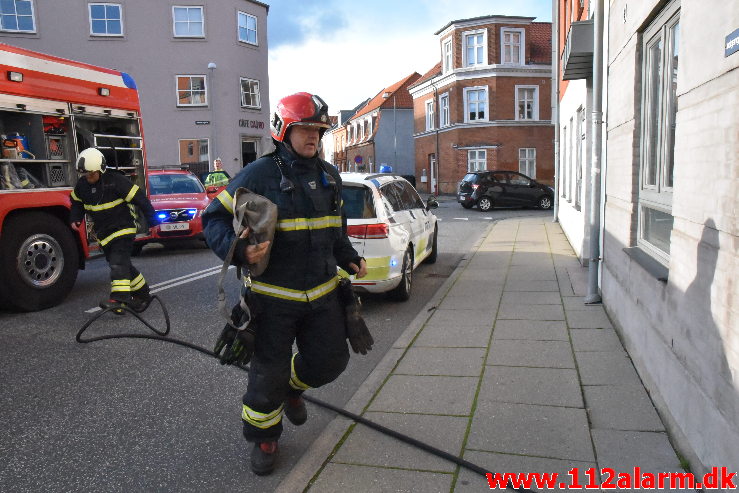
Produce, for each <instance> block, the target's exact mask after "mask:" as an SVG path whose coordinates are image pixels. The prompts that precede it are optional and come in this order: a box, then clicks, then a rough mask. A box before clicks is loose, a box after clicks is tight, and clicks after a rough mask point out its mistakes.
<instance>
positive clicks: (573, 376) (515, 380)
mask: <svg viewBox="0 0 739 493" xmlns="http://www.w3.org/2000/svg"><path fill="white" fill-rule="evenodd" d="M488 401H490V402H492V401H497V402H513V403H518V404H540V405H544V406H565V407H578V408H582V407H584V406H583V400H582V392H581V390H580V381H579V379H578V377H577V371H575V370H569V369H559V368H523V367H521V368H514V367H510V366H488V367H487V368H486V370H485V375H484V377H483V380H482V385H481V386H480V392H479V394H478V397H477V402H478V405H479V403H481V402H488Z"/></svg>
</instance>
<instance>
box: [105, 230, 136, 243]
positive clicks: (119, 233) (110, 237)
mask: <svg viewBox="0 0 739 493" xmlns="http://www.w3.org/2000/svg"><path fill="white" fill-rule="evenodd" d="M135 234H136V228H126V229H122V230H120V231H116V232H115V233H113V234H111V235H108V236H106V237H105V238H103V239H102V240H100V244H101V245H102V246H105V245H107V244H108V243H110V242H111V241H113V240H115V239H116V238H118V237H119V236H124V235H135Z"/></svg>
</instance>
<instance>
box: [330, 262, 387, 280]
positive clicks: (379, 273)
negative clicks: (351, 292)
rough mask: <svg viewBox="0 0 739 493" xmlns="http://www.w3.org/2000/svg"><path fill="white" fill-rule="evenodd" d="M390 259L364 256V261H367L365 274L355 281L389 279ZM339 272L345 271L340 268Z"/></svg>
mask: <svg viewBox="0 0 739 493" xmlns="http://www.w3.org/2000/svg"><path fill="white" fill-rule="evenodd" d="M391 259H392V257H368V258H366V259H365V261H366V262H367V275H366V276H364V277H363V278H361V279H357V281H358V282H362V281H386V280H388V279H390V261H391ZM340 272H345V271H344V270H341V271H340ZM353 274H354V273H353V272H352V275H353ZM339 275H341V274H339ZM347 275H348V274H347Z"/></svg>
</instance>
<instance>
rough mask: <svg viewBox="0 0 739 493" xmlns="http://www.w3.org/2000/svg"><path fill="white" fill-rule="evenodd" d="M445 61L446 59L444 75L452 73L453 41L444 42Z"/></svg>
mask: <svg viewBox="0 0 739 493" xmlns="http://www.w3.org/2000/svg"><path fill="white" fill-rule="evenodd" d="M442 51H443V59H444V73H447V72H451V71H452V40H451V38H450V39H447V40H446V41H444V48H443V50H442Z"/></svg>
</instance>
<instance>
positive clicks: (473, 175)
mask: <svg viewBox="0 0 739 493" xmlns="http://www.w3.org/2000/svg"><path fill="white" fill-rule="evenodd" d="M462 181H469V182H472V183H474V182H476V181H477V174H476V173H467V174H466V175H464V178H462Z"/></svg>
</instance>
